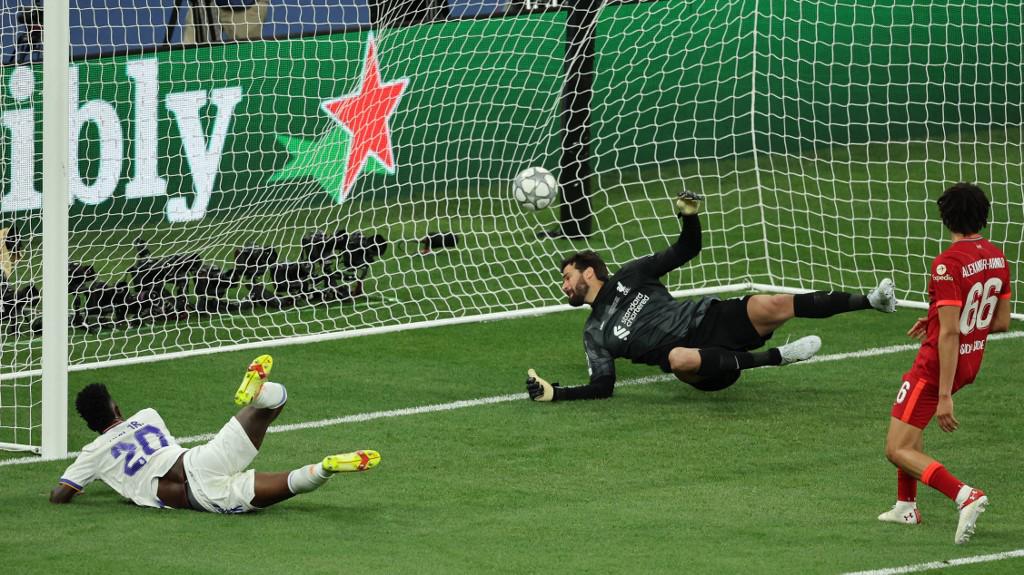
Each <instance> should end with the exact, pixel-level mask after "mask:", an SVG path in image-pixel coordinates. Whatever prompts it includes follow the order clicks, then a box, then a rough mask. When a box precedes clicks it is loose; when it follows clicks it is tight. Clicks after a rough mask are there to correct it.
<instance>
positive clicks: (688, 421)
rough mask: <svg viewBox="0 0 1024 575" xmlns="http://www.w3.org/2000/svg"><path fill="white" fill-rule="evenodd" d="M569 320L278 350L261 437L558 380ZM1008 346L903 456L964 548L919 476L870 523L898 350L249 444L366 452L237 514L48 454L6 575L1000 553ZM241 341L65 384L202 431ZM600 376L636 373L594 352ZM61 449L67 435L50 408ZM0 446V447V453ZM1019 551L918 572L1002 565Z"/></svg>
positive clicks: (793, 565)
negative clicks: (736, 378)
mask: <svg viewBox="0 0 1024 575" xmlns="http://www.w3.org/2000/svg"><path fill="white" fill-rule="evenodd" d="M584 317H585V314H584V313H581V312H569V313H558V314H552V315H547V316H542V317H537V318H530V319H519V320H508V321H500V322H492V323H483V324H470V325H463V326H452V327H445V328H438V329H432V330H421V331H408V332H400V333H394V334H387V335H379V336H370V337H364V338H357V339H350V340H341V341H334V342H328V343H322V344H316V345H304V346H284V347H277V348H270V349H267V350H266V351H267V352H269V353H272V354H273V355H274V358H275V367H274V373H273V379H275V380H278V381H281V382H283V383H285V384H286V385H288V389H289V392H290V401H289V404H288V406H287V408H286V409H285V411H284V413H283V415H282V416H281V418H280V419H279V420H278V423H279V424H289V423H302V422H309V421H315V420H321V419H325V418H331V417H338V416H345V415H353V414H360V413H367V412H374V411H382V410H392V409H399V408H407V407H416V406H423V405H430V404H441V403H447V402H452V401H456V400H462V399H474V398H482V397H490V396H497V395H503V394H511V393H521V392H523V389H524V388H523V379H524V374H525V370H526V368H527V367H531V366H532V367H535V368H536V369H537V370H538V371H539V372H540V373H541V374H542V375H543V376H545V377H547V378H549V379H550V380H559V381H561V382H563V383H564V384H577V383H581V382H583V380H584V379H585V375H586V366H585V362H584V357H583V353H582V349H581V342H580V339H581V329H582V324H583V320H584ZM915 317H916V312H914V311H903V312H900V313H898V314H896V315H894V316H892V315H882V314H878V313H874V312H862V313H857V314H848V315H845V316H840V317H836V318H832V319H829V320H823V321H814V322H812V321H808V320H796V321H793V322H791V323H790V324H788V325H787V326H785V327H784V328H783V329H782V330H780V332H779V333H778V334H777V335H776V340H775V341H776V342H779V341H785V339H786V338H790V337H796V336H800V335H804V334H809V333H816V334H819V335H821V337H822V338H823V340H824V342H825V346H824V348H823V350H822V353H823V354H841V353H847V352H854V351H859V350H864V349H868V348H877V347H882V346H889V345H894V344H900V343H907V340H906V338H905V337H904V336H903V333H904V332H905V331H906V329H907V327H908V326H909V325H910V323H912V321H913V319H914V318H915ZM1019 341H1020V340H1019V339H1006V340H1000V341H993V342H991V343H990V344H989V349H988V350H987V353H986V359H985V365H984V367H983V369H982V373H981V377H980V378H979V381H978V382H976V384H975V385H973V386H971V387H969V388H967V389H966V390H964V391H963V392H962V393H961V394H958V395H957V397H956V414H957V416H958V417H959V419H960V422H961V429H960V430H959V431H957V432H956V433H954V434H944V433H942V432H940V431H938V430H937V429H929V430H928V432H927V433H926V436H925V437H926V449H927V450H928V451H929V452H930V453H932V454H934V455H935V456H937V457H938V458H939V459H940V461H943V462H944V463H945V464H946V465H947V466H948V467H949V469H950V470H951V471H952V472H953V473H954V474H957V475H958V476H959V477H961V478H962V479H964V480H967V481H969V482H971V483H972V484H975V485H978V486H980V487H982V488H984V489H985V490H986V491H987V492H988V494H989V495H990V497H991V499H992V505H991V506H990V508H989V510H988V512H986V513H985V514H984V515H983V516H982V517H981V520H980V521H979V527H978V532H977V534H976V535H975V538H974V539H973V540H972V541H971V542H970V544H969V545H967V546H965V547H957V546H954V545H953V543H952V539H953V531H954V529H955V527H956V514H955V512H954V509H953V506H952V504H951V503H950V502H949V501H948V500H946V499H945V498H944V497H943V496H941V495H940V494H938V493H937V492H934V491H932V490H931V489H929V488H927V487H924V486H922V487H921V490H920V498H919V500H920V505H921V508H922V512H923V517H924V523H923V524H922V525H920V526H916V527H904V526H895V525H888V524H881V523H879V522H878V521H877V520H876V519H875V516H876V515H877V514H878V513H880V512H882V511H884V510H885V509H887V508H888V506H889V505H890V504H891V503H892V502H893V500H894V498H895V471H894V469H893V468H892V466H891V465H889V464H888V463H887V462H886V461H885V459H884V456H883V452H882V449H883V443H884V436H885V429H886V425H887V418H888V409H889V406H890V405H891V402H892V400H893V397H894V396H895V393H896V390H897V388H898V384H899V377H900V375H901V374H902V373H903V372H904V371H905V370H906V368H907V367H908V366H909V365H910V362H911V360H912V358H913V352H912V351H902V352H898V353H888V354H883V355H877V356H872V357H863V358H847V359H836V360H832V361H825V362H819V363H815V364H807V365H795V366H790V367H786V368H767V369H760V370H755V371H751V372H747V374H746V375H744V377H743V378H742V379H741V380H740V382H739V383H737V384H736V385H735V386H734V387H732V388H730V389H728V390H725V391H723V392H720V393H715V394H703V393H701V392H698V391H696V390H694V389H692V388H690V387H688V386H685V385H683V384H679V383H674V382H670V381H667V380H661V381H657V382H654V383H648V384H644V385H630V386H622V387H620V388H618V389H617V392H616V395H615V396H614V397H613V398H612V399H610V400H602V401H589V402H572V403H562V404H557V403H556V404H533V403H531V402H529V401H527V400H525V399H521V400H516V401H507V402H502V403H496V404H492V405H482V406H474V407H466V408H463V409H457V410H451V411H444V412H435V413H423V414H417V415H407V416H400V417H392V418H384V419H376V420H372V421H368V422H363V423H350V424H342V425H334V426H328V427H323V428H315V429H304V430H298V431H287V432H282V433H274V434H271V435H269V436H268V437H267V439H266V441H265V443H264V446H263V450H262V452H261V454H260V456H259V457H258V458H257V459H256V461H255V463H254V467H255V468H257V469H259V470H268V471H271V470H288V469H292V468H295V467H298V466H300V465H302V464H305V463H309V462H312V461H315V460H317V459H319V458H320V457H322V456H323V455H325V454H327V453H331V452H335V451H344V450H351V449H356V448H373V449H377V450H379V451H380V452H381V454H382V463H381V465H380V467H378V468H377V469H375V470H373V471H372V472H369V473H364V474H356V475H348V476H339V477H335V478H334V479H332V480H331V481H330V482H329V483H328V484H327V485H326V486H324V487H323V488H321V489H320V490H319V491H316V492H314V493H312V494H309V495H305V496H301V497H297V498H295V499H292V500H290V501H287V502H285V503H283V504H281V505H279V506H276V507H274V508H271V509H268V510H265V511H263V512H260V513H256V514H251V515H245V516H217V515H213V514H200V513H195V512H190V511H160V510H154V509H142V508H137V507H135V506H133V505H131V504H130V503H127V502H125V501H123V500H121V499H120V498H119V497H118V496H117V495H116V494H115V493H113V492H112V491H110V490H109V489H107V488H106V487H105V486H103V485H102V484H99V483H97V484H93V485H92V486H90V487H89V488H88V489H87V490H86V493H85V494H84V495H82V496H80V497H79V498H77V499H76V501H75V502H74V503H73V504H71V505H68V506H62V507H58V506H54V505H50V504H49V503H48V502H47V499H46V497H47V494H48V492H49V490H50V488H51V487H52V486H53V485H54V484H55V482H56V480H57V478H58V477H59V476H60V473H61V471H62V470H63V468H64V467H65V465H66V464H67V462H49V463H32V464H27V465H12V466H4V467H0V479H2V481H3V486H4V487H3V489H0V524H2V525H3V536H2V537H0V557H3V564H4V568H3V570H4V571H5V572H7V573H19V574H21V573H99V572H105V571H114V570H125V569H141V570H143V571H145V572H150V573H293V572H298V573H303V572H304V573H328V572H331V573H337V572H345V571H355V570H365V571H371V572H379V573H490V572H503V573H627V572H628V573H842V572H849V571H858V570H865V569H877V568H883V567H892V566H900V565H907V564H914V563H922V562H929V561H937V560H945V559H952V558H957V557H965V556H973V555H981V554H988V553H999V552H1004V551H1010V550H1014V549H1018V548H1020V547H1022V545H1021V542H1022V541H1024V538H1022V533H1024V496H1022V495H1021V489H1020V461H1021V459H1022V456H1024V451H1022V447H1021V443H1020V433H1019V427H1020V425H1019V424H1020V415H1019V413H1020V394H1019V389H1018V386H1017V385H1016V383H1015V381H1016V380H1017V376H1015V375H1014V373H1015V366H1016V365H1019V360H1018V355H1019V350H1020V343H1019ZM255 355H256V353H252V352H239V353H223V354H217V355H210V356H203V357H196V358H190V359H184V360H178V361H173V362H162V363H157V364H148V365H140V366H131V367H122V368H112V369H105V370H100V371H93V372H88V373H73V374H71V378H70V387H71V390H72V392H74V391H76V390H77V389H79V388H81V387H82V386H83V385H84V384H86V383H89V382H92V381H103V382H106V383H107V384H108V385H109V386H110V387H111V389H112V391H113V393H114V394H115V395H116V397H117V399H118V400H119V402H120V403H121V405H122V407H123V408H124V410H125V411H126V412H133V411H134V410H137V409H140V408H142V407H147V406H152V407H156V408H157V409H158V410H159V411H160V412H161V414H162V415H163V416H164V418H165V420H166V421H167V423H168V425H169V426H170V428H171V431H172V432H173V433H175V434H176V435H177V436H179V437H183V436H189V435H197V434H202V433H211V432H214V431H216V430H217V429H218V428H219V427H220V426H221V425H222V424H223V422H224V421H225V420H226V419H227V418H228V417H230V416H231V414H232V413H233V412H234V409H233V406H232V404H231V397H232V393H233V391H234V388H235V386H236V385H237V382H238V381H239V377H240V376H241V372H242V370H243V369H244V367H245V365H246V363H247V362H248V360H250V359H251V357H253V356H255ZM618 367H619V378H620V381H628V380H634V379H636V378H639V377H643V376H649V375H657V370H656V369H654V368H649V367H645V366H633V365H631V364H629V363H628V362H626V363H624V362H620V363H619V364H618ZM69 425H70V429H71V444H72V446H73V448H77V447H79V446H81V445H82V444H83V443H85V442H86V441H88V440H89V438H90V432H88V431H87V430H86V429H85V426H84V425H83V424H82V423H81V422H80V420H78V419H77V417H76V416H74V415H72V416H71V419H70V420H69ZM4 457H10V456H6V455H5V456H4ZM1022 561H1024V559H1010V560H1006V561H1000V562H993V563H985V564H982V565H974V566H965V567H955V568H950V569H944V570H943V571H942V572H943V573H951V574H959V575H964V574H968V573H986V574H990V573H996V574H999V573H1019V572H1020V571H1021V570H1022V569H1024V563H1022Z"/></svg>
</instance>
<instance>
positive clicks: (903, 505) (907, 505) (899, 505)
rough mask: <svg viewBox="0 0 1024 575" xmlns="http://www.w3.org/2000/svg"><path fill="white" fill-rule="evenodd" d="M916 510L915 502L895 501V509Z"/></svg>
mask: <svg viewBox="0 0 1024 575" xmlns="http://www.w3.org/2000/svg"><path fill="white" fill-rule="evenodd" d="M915 508H917V501H899V500H897V501H896V509H897V510H902V509H915Z"/></svg>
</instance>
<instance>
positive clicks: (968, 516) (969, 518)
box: [953, 489, 988, 545]
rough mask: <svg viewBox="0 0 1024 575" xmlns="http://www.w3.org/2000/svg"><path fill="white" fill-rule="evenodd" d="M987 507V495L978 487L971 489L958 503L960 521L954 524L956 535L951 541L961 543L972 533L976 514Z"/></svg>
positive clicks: (982, 511)
mask: <svg viewBox="0 0 1024 575" xmlns="http://www.w3.org/2000/svg"><path fill="white" fill-rule="evenodd" d="M986 507H988V497H986V496H985V492H984V491H982V490H980V489H971V494H970V495H968V496H967V499H966V500H965V501H964V502H963V503H962V504H961V505H960V521H959V522H958V523H957V525H956V536H955V537H954V538H953V543H956V544H957V545H963V544H964V543H967V542H968V541H969V540H970V539H971V535H974V525H975V524H976V523H977V522H978V516H979V515H981V514H982V513H984V512H985V508H986Z"/></svg>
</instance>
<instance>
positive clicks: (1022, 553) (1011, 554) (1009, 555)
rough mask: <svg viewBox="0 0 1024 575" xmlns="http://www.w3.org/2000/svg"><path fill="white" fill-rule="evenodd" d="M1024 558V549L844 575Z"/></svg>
mask: <svg viewBox="0 0 1024 575" xmlns="http://www.w3.org/2000/svg"><path fill="white" fill-rule="evenodd" d="M1017 557H1024V549H1014V550H1013V551H1003V552H1002V553H992V554H989V555H975V556H974V557H960V558H959V559H946V560H945V561H931V562H929V563H916V564H914V565H904V566H902V567H887V568H885V569H872V570H870V571H851V572H849V573H843V575H899V574H901V573H917V572H919V571H930V570H932V569H945V568H946V567H958V566H960V565H973V564H975V563H990V562H992V561H1003V560H1005V559H1015V558H1017Z"/></svg>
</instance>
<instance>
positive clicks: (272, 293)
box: [0, 0, 1024, 448]
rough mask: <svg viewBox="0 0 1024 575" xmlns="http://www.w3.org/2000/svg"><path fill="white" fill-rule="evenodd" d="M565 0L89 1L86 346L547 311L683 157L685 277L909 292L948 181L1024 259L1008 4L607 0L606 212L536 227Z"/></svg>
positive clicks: (180, 348)
mask: <svg viewBox="0 0 1024 575" xmlns="http://www.w3.org/2000/svg"><path fill="white" fill-rule="evenodd" d="M5 2H7V4H8V5H11V6H12V7H17V9H16V13H17V17H16V18H14V20H13V21H11V22H6V21H5V23H4V26H6V27H5V28H4V29H3V30H4V31H3V34H2V35H0V41H2V43H3V62H4V64H5V66H4V67H3V68H2V72H0V94H2V99H0V124H2V127H3V130H2V134H3V137H4V145H5V147H4V150H5V156H4V157H3V162H2V163H0V174H2V182H3V195H2V196H0V217H2V221H3V227H9V226H16V227H17V229H18V230H19V231H20V234H21V238H22V241H23V250H22V252H21V259H20V260H19V261H18V262H17V263H15V264H14V265H12V266H10V268H11V269H10V271H9V272H5V276H6V281H5V292H4V293H5V294H7V295H5V299H4V304H3V308H2V312H0V319H2V323H3V326H2V328H3V331H2V335H0V337H2V338H3V339H2V344H0V443H2V444H3V445H4V446H7V447H11V446H27V447H30V448H31V447H33V446H37V445H38V444H39V439H40V435H41V428H40V418H39V415H38V414H39V410H40V397H41V396H40V393H39V388H40V379H39V361H40V353H41V346H42V345H43V343H42V342H43V340H44V338H43V337H41V336H40V334H39V333H38V329H37V326H36V325H35V319H36V317H37V315H38V306H37V305H36V304H35V303H34V300H32V299H31V298H30V297H28V296H31V295H33V293H34V292H32V291H31V289H29V288H30V287H31V286H38V284H39V281H40V277H41V269H42V268H41V265H42V264H41V259H40V256H39V253H38V252H39V250H38V249H35V248H36V247H37V246H38V245H39V244H40V241H41V235H40V234H41V227H40V218H41V213H40V207H41V204H42V201H41V194H40V178H41V173H40V171H41V163H40V161H39V156H38V150H39V148H40V146H41V140H42V126H43V122H44V119H43V117H42V111H41V106H40V105H39V103H40V101H41V94H42V79H41V65H40V64H39V61H40V58H39V51H38V50H39V44H38V43H39V38H38V37H37V36H38V35H37V33H38V29H39V25H38V24H37V23H36V22H37V20H35V19H34V18H35V17H36V16H37V14H36V13H35V12H34V10H37V9H38V6H37V5H36V4H34V3H33V2H32V0H5ZM572 5H576V3H575V2H559V1H558V0H541V1H539V2H518V1H515V2H506V1H497V0H448V1H443V0H430V1H428V0H407V1H395V2H383V3H377V2H374V3H364V2H360V1H354V2H353V1H349V0H344V1H343V0H180V1H178V2H175V3H168V2H158V1H157V0H134V1H133V2H131V3H120V4H119V5H118V6H117V7H116V8H111V7H109V6H107V5H105V4H103V3H95V2H87V1H85V0H79V2H72V6H71V43H72V45H71V52H72V58H73V61H72V63H71V64H70V65H69V67H68V80H69V84H70V90H69V92H70V93H69V99H70V131H71V134H70V140H69V141H70V144H71V145H70V152H69V158H68V159H69V171H70V174H69V184H68V185H69V200H70V220H69V230H70V231H69V252H70V257H69V259H70V261H69V262H68V270H69V301H70V302H71V312H72V313H71V315H72V317H70V318H69V364H70V368H71V369H73V370H81V369H89V368H93V367H98V366H104V365H116V364H123V363H131V362H141V361H154V360H160V359H167V358H170V357H175V356H180V355H189V354H199V353H209V352H215V351H220V350H230V349H240V348H246V347H257V346H260V345H263V344H265V343H266V342H269V341H282V340H285V341H293V342H304V341H315V340H318V339H324V338H336V337H347V336H351V335H354V334H360V333H366V332H369V331H374V330H377V331H380V330H390V329H402V328H408V327H417V326H428V325H436V324H437V323H444V322H460V321H472V320H477V319H481V318H493V317H501V316H503V315H516V314H529V313H538V312H541V311H545V310H550V309H557V308H556V307H553V306H558V305H559V304H562V302H563V299H564V298H563V296H562V294H561V293H560V291H559V283H560V277H559V270H558V269H557V261H558V259H559V258H560V257H562V256H564V255H566V254H568V253H571V252H573V251H575V250H579V249H585V248H592V249H595V250H598V251H599V252H601V253H603V254H604V255H605V256H606V259H607V260H608V261H609V263H610V266H611V267H612V268H613V269H614V268H616V267H617V266H618V265H621V264H623V263H625V262H627V261H629V260H630V259H632V258H635V257H639V256H643V255H646V254H649V253H651V252H653V251H656V250H660V249H663V248H664V247H665V246H666V245H667V244H668V243H669V242H671V241H673V240H674V238H675V236H676V235H677V234H678V223H677V221H676V219H675V218H674V217H672V207H671V205H672V204H671V198H672V197H673V196H674V194H675V193H676V192H677V191H678V190H680V189H681V188H683V187H686V188H689V189H693V190H697V191H701V192H703V193H704V194H706V196H707V201H706V203H705V213H706V215H705V216H704V218H703V220H704V224H703V225H704V229H705V246H706V248H705V251H704V252H703V254H702V255H701V257H700V259H699V260H697V261H695V262H692V263H691V264H690V265H688V266H687V267H686V268H685V269H682V270H679V271H676V272H672V273H671V274H669V276H667V282H668V284H669V285H670V287H671V288H673V289H675V290H678V291H679V293H680V294H695V293H706V292H710V291H716V290H717V291H720V290H727V289H732V290H735V289H778V290H801V289H812V288H813V289H829V288H834V289H848V290H855V291H856V290H866V289H868V288H870V287H872V286H873V285H874V284H875V283H876V282H877V281H878V280H879V279H880V278H882V277H885V276H892V277H894V279H895V280H896V283H897V288H898V295H899V296H900V298H901V299H904V300H909V301H911V302H918V303H921V302H923V301H924V291H925V281H926V277H925V273H926V271H927V265H928V262H929V258H930V257H932V256H933V255H934V254H936V253H938V251H940V249H941V246H942V245H943V241H944V240H943V231H942V229H941V223H940V222H939V221H938V219H937V218H936V215H935V209H934V199H935V197H936V196H937V194H938V193H939V192H940V191H941V190H942V189H943V188H944V187H945V186H947V185H948V184H950V183H952V182H954V181H957V180H970V181H976V182H979V183H980V184H981V185H982V186H983V187H984V189H985V190H986V191H987V192H988V193H989V195H990V197H991V198H992V200H993V203H994V210H993V214H992V218H991V219H992V222H991V234H990V235H991V238H992V239H993V240H995V241H997V242H999V243H1001V244H1002V245H1003V247H1004V249H1005V251H1006V253H1007V256H1008V258H1009V260H1010V262H1011V265H1012V266H1014V267H1015V268H1017V267H1019V266H1020V264H1021V263H1022V253H1021V241H1022V235H1024V228H1022V225H1024V224H1022V222H1024V195H1022V192H1021V187H1020V182H1021V177H1022V173H1021V172H1022V169H1021V166H1022V160H1021V157H1022V156H1021V132H1020V123H1021V107H1022V105H1021V102H1022V101H1024V94H1022V84H1021V76H1022V74H1021V73H1022V62H1021V60H1022V56H1021V55H1022V53H1024V45H1022V40H1021V29H1020V25H1019V23H1020V21H1021V7H1020V5H1019V3H1014V2H1008V1H995V2H988V3H984V4H983V5H979V4H976V3H967V2H962V3H956V2H953V3H943V4H942V5H941V6H940V5H933V4H931V3H927V2H921V1H920V0H917V1H909V0H896V1H894V2H888V3H884V5H880V4H879V3H877V2H869V1H867V0H854V1H846V2H838V3H833V4H830V5H828V6H826V5H824V4H822V3H818V2H803V1H795V0H794V1H787V2H757V1H756V0H731V1H720V0H719V1H710V0H707V1H692V2H678V1H652V2H606V3H605V4H603V5H598V4H597V3H595V7H597V8H599V10H600V12H599V15H598V18H597V20H596V24H594V25H593V26H592V27H591V28H590V29H588V30H587V32H588V33H589V34H591V35H592V37H593V41H594V47H595V55H594V58H593V62H592V64H593V74H592V75H591V76H590V80H591V81H592V90H593V96H592V99H591V102H590V108H589V150H590V153H591V159H590V164H591V167H592V169H593V172H594V176H593V178H592V180H591V192H590V196H589V198H588V199H589V204H590V208H591V210H592V214H593V232H592V233H591V234H590V235H589V236H588V237H587V238H586V239H585V240H580V241H569V240H559V239H548V238H544V239H538V237H537V232H539V231H543V230H551V229H553V228H557V227H558V225H559V223H560V222H559V217H560V212H559V209H558V208H557V207H556V208H554V209H548V210H545V211H542V212H536V213H526V212H523V211H522V210H520V209H519V207H518V206H517V205H516V204H515V203H514V201H513V200H512V195H511V191H510V182H511V180H512V178H513V176H514V175H515V174H516V173H517V172H519V171H520V170H522V169H523V168H525V167H528V166H544V167H546V168H548V169H549V170H551V171H553V172H556V173H557V172H558V171H559V168H560V162H562V160H561V158H562V144H563V139H562V133H561V127H562V123H563V121H564V118H565V117H564V113H563V102H564V97H563V93H562V92H563V86H565V85H566V82H567V78H566V74H565V70H566V68H567V65H568V63H567V62H566V58H565V54H566V29H567V18H568V14H569V10H570V7H571V6H572ZM584 69H586V68H585V67H584ZM19 290H25V291H24V292H23V293H22V292H21V291H19ZM1013 291H1014V294H1019V293H1021V290H1019V289H1014V290H1013ZM19 293H20V294H21V297H15V295H17V294H19ZM1020 301H1021V299H1020V296H1019V295H1014V301H1013V305H1014V311H1015V312H1018V313H1019V312H1021V311H1022V310H1021V304H1020ZM19 302H20V303H19Z"/></svg>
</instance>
